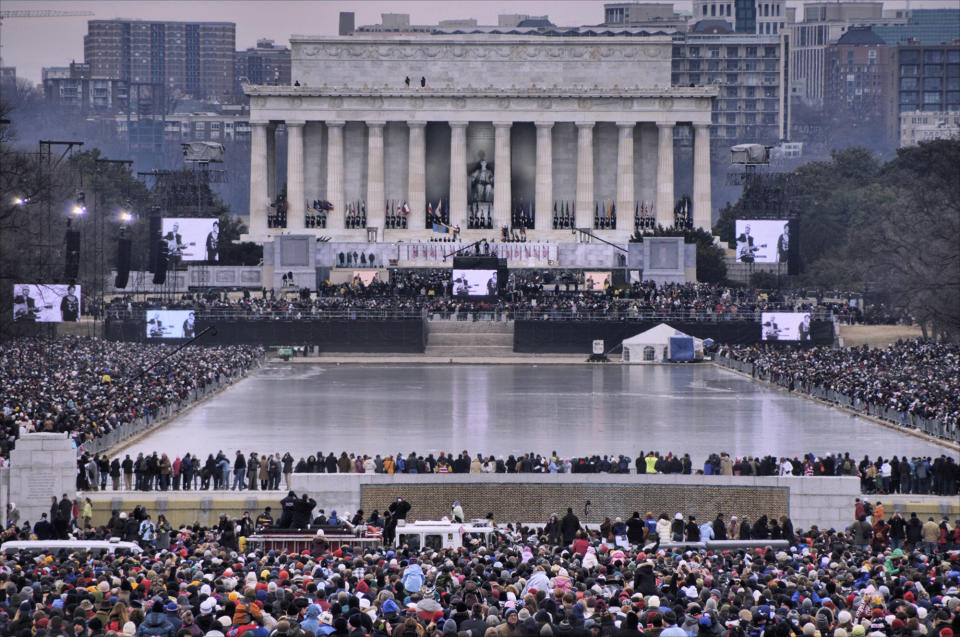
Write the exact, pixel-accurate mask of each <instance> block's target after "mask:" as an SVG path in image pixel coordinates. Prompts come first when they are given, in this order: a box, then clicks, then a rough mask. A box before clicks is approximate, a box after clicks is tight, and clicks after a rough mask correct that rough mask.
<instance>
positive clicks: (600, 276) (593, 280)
mask: <svg viewBox="0 0 960 637" xmlns="http://www.w3.org/2000/svg"><path fill="white" fill-rule="evenodd" d="M609 285H610V272H584V273H583V286H584V287H585V288H586V289H587V292H603V291H604V290H606V289H607V287H608V286H609Z"/></svg>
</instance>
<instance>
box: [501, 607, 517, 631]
mask: <svg viewBox="0 0 960 637" xmlns="http://www.w3.org/2000/svg"><path fill="white" fill-rule="evenodd" d="M519 623H520V616H519V615H518V613H517V609H516V608H512V607H511V608H508V609H507V610H505V611H504V613H503V623H502V624H500V625H499V626H497V636H498V637H514V636H516V635H519V633H520V629H519V627H518V625H519Z"/></svg>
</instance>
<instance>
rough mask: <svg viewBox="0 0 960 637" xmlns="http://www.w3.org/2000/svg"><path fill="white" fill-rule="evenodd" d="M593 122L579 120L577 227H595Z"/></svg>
mask: <svg viewBox="0 0 960 637" xmlns="http://www.w3.org/2000/svg"><path fill="white" fill-rule="evenodd" d="M593 124H594V123H593V122H577V204H576V215H575V223H576V227H577V228H592V227H593Z"/></svg>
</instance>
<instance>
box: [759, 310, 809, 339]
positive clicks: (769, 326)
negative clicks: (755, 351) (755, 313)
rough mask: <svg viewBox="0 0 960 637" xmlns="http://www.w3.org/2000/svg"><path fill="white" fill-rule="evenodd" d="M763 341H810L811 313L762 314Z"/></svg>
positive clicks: (761, 334)
mask: <svg viewBox="0 0 960 637" xmlns="http://www.w3.org/2000/svg"><path fill="white" fill-rule="evenodd" d="M760 324H761V329H762V331H761V333H760V340H762V341H809V340H810V312H761V313H760Z"/></svg>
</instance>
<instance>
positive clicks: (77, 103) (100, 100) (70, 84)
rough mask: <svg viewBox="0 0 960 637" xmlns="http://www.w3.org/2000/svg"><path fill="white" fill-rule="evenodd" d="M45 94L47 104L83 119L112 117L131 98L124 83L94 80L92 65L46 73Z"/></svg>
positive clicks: (105, 79) (48, 70)
mask: <svg viewBox="0 0 960 637" xmlns="http://www.w3.org/2000/svg"><path fill="white" fill-rule="evenodd" d="M43 94H44V99H45V100H46V102H47V104H49V105H51V106H58V107H61V108H63V109H67V110H73V111H76V112H77V113H79V114H80V115H91V114H110V113H116V112H119V111H120V110H121V109H125V108H126V106H127V104H128V101H127V100H128V98H129V96H130V93H129V87H128V85H127V82H125V81H124V80H118V79H114V78H107V77H94V76H93V75H92V73H91V72H90V65H89V64H84V63H80V62H71V63H70V66H64V67H48V68H44V69H43Z"/></svg>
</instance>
